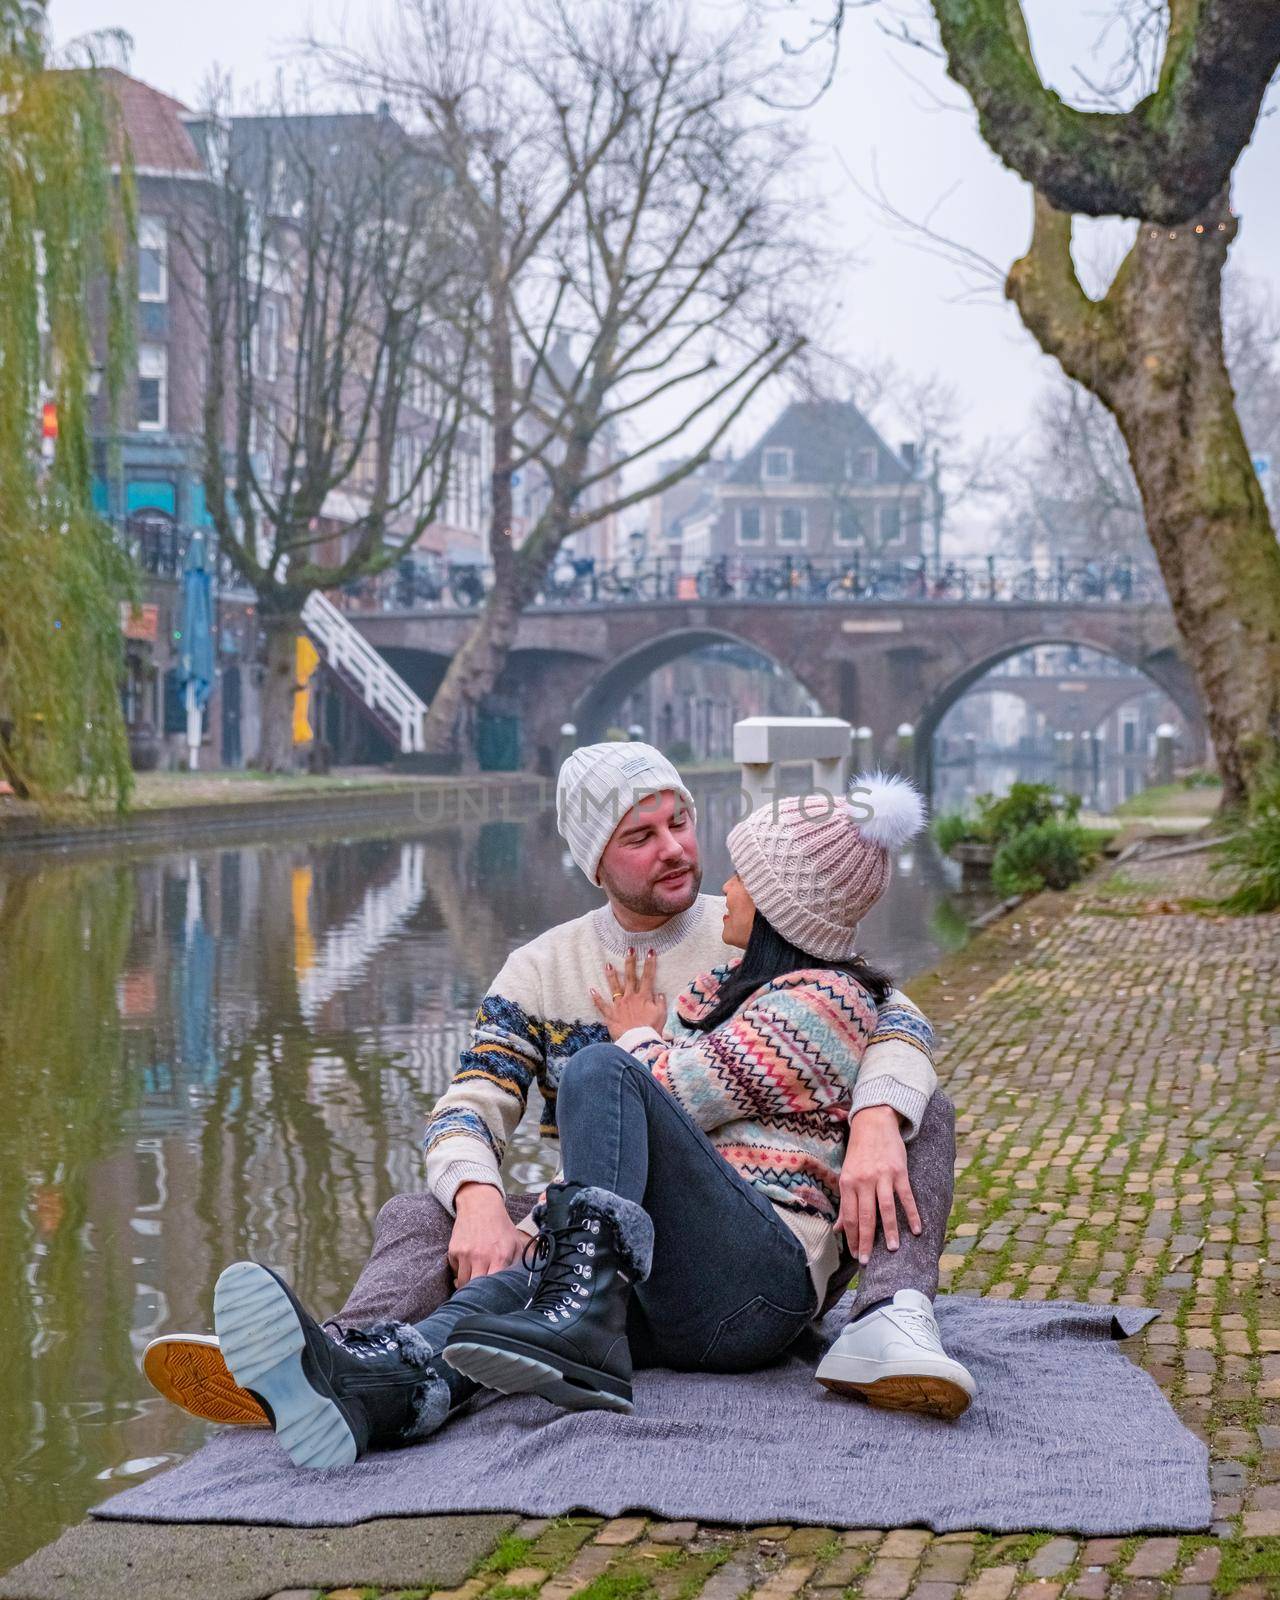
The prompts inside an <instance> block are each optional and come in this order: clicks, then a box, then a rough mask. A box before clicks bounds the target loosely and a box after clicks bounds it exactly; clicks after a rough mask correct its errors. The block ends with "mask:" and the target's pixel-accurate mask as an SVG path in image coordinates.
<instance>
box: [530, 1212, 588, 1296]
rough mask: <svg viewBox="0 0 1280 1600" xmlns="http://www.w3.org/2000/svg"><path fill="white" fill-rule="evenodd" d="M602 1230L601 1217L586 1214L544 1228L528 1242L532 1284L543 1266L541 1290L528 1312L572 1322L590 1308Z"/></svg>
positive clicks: (538, 1290)
mask: <svg viewBox="0 0 1280 1600" xmlns="http://www.w3.org/2000/svg"><path fill="white" fill-rule="evenodd" d="M599 1233H600V1223H599V1220H598V1219H597V1218H595V1217H586V1218H584V1219H583V1221H581V1222H578V1223H574V1224H572V1225H571V1226H570V1227H567V1228H555V1229H551V1228H544V1229H543V1230H542V1232H541V1233H540V1234H539V1235H538V1237H537V1238H536V1239H531V1240H530V1241H529V1243H528V1244H527V1245H525V1247H524V1250H523V1251H522V1252H521V1261H522V1263H523V1265H524V1267H525V1270H526V1271H527V1272H528V1274H529V1283H530V1284H531V1285H532V1283H533V1275H534V1273H535V1272H536V1271H537V1270H538V1268H541V1269H542V1278H541V1280H540V1281H539V1283H538V1287H537V1289H536V1290H534V1292H533V1294H531V1295H530V1297H529V1299H528V1300H527V1301H526V1302H525V1310H526V1311H539V1312H541V1313H542V1315H543V1316H544V1317H546V1319H547V1321H548V1322H568V1321H569V1319H570V1317H572V1316H574V1315H575V1314H576V1313H577V1312H579V1311H583V1310H585V1309H586V1304H587V1296H588V1295H589V1293H590V1284H591V1280H592V1279H593V1278H594V1277H595V1256H596V1252H597V1249H598V1245H597V1243H596V1239H597V1238H598V1236H599ZM593 1236H594V1237H593ZM531 1251H532V1257H531V1256H530V1252H531Z"/></svg>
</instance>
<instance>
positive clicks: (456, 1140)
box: [144, 743, 954, 1423]
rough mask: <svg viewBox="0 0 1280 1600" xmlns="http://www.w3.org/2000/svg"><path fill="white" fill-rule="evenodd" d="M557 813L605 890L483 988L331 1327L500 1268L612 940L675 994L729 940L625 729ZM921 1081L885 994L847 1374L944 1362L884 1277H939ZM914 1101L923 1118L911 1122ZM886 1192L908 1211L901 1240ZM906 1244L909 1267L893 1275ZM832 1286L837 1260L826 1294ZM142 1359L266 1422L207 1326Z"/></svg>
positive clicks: (938, 1159)
mask: <svg viewBox="0 0 1280 1600" xmlns="http://www.w3.org/2000/svg"><path fill="white" fill-rule="evenodd" d="M556 809H557V825H558V827H559V831H560V833H561V835H562V836H563V838H564V839H565V840H566V842H567V843H568V846H569V850H570V852H571V854H572V856H573V859H574V861H575V862H576V863H577V865H578V866H579V867H580V868H581V869H582V871H583V872H584V873H586V875H587V877H588V879H589V880H590V881H591V882H592V883H593V884H595V885H597V886H598V887H600V888H602V889H603V890H604V894H605V904H604V905H602V906H599V907H598V908H597V909H596V910H594V911H591V912H588V913H587V914H586V915H584V916H581V917H577V918H574V919H573V920H572V921H570V922H565V923H561V924H559V925H558V926H557V927H554V928H551V929H549V930H548V931H547V932H546V933H543V934H541V935H539V936H538V937H537V938H536V939H533V940H532V941H530V943H528V944H526V945H523V946H521V947H520V948H518V949H517V950H514V951H513V952H512V953H511V955H510V956H509V957H508V958H507V960H506V962H505V963H504V964H503V967H502V970H501V971H500V972H499V973H498V975H497V977H496V978H495V979H494V982H493V986H492V988H491V989H490V990H489V992H488V993H487V994H486V995H485V997H484V1000H483V1001H482V1002H481V1005H480V1008H479V1011H478V1013H477V1016H476V1021H475V1026H474V1029H473V1032H472V1036H471V1041H470V1044H469V1046H468V1048H467V1049H466V1050H465V1051H464V1052H463V1054H462V1058H461V1062H460V1065H459V1068H458V1071H457V1073H456V1074H455V1076H454V1079H453V1082H452V1083H451V1084H450V1086H449V1088H448V1089H447V1090H446V1091H445V1093H444V1094H443V1095H441V1096H440V1099H439V1100H438V1101H437V1102H436V1105H435V1108H434V1110H433V1112H432V1115H431V1118H430V1120H429V1122H428V1124H427V1130H426V1137H425V1140H424V1146H425V1150H426V1169H427V1186H428V1191H429V1192H428V1193H427V1194H425V1195H417V1196H399V1197H397V1198H396V1199H394V1200H392V1201H389V1202H388V1204H387V1205H386V1206H384V1207H383V1209H382V1211H381V1212H380V1213H379V1216H378V1221H377V1224H376V1227H375V1237H374V1248H373V1253H372V1255H371V1257H370V1259H369V1261H368V1263H367V1264H366V1266H365V1268H364V1271H363V1272H362V1273H361V1275H360V1278H359V1280H358V1282H357V1283H356V1286H355V1288H354V1289H353V1291H352V1293H351V1295H350V1297H349V1298H348V1300H347V1303H346V1305H345V1306H344V1307H343V1309H342V1310H341V1311H340V1312H339V1313H338V1314H337V1316H336V1318H334V1319H333V1323H332V1324H331V1331H332V1333H333V1336H334V1337H336V1338H339V1339H340V1338H342V1337H343V1334H344V1332H345V1331H346V1330H348V1329H351V1330H355V1329H358V1328H362V1327H368V1326H369V1325H371V1324H372V1323H374V1322H377V1321H379V1320H381V1319H384V1318H393V1319H397V1320H403V1321H420V1320H422V1319H424V1318H425V1317H426V1316H427V1315H428V1314H429V1313H430V1312H431V1311H433V1310H435V1309H436V1307H438V1306H439V1305H440V1304H442V1303H443V1302H444V1300H445V1299H447V1298H448V1296H449V1294H450V1292H451V1291H452V1289H453V1287H454V1286H455V1285H456V1286H457V1287H459V1288H460V1287H462V1286H463V1285H464V1284H466V1283H468V1282H469V1281H470V1280H471V1279H472V1278H475V1277H481V1276H484V1275H486V1274H488V1273H492V1272H498V1271H501V1270H502V1269H503V1268H505V1267H508V1266H510V1265H511V1264H512V1263H513V1262H514V1261H516V1260H517V1259H518V1258H519V1256H520V1254H521V1251H522V1249H523V1247H524V1246H525V1245H526V1244H527V1243H528V1240H529V1237H530V1235H531V1234H532V1233H534V1232H535V1231H536V1230H535V1229H533V1227H532V1224H531V1223H530V1222H529V1220H528V1212H529V1210H530V1208H531V1206H532V1199H531V1197H529V1196H517V1197H512V1198H508V1197H507V1196H506V1195H505V1193H504V1190H503V1184H502V1177H501V1163H502V1159H503V1156H504V1154H505V1151H506V1147H507V1144H508V1142H509V1140H510V1138H511V1135H512V1133H513V1132H514V1131H515V1128H516V1126H517V1125H518V1123H519V1122H520V1119H521V1117H522V1115H523V1113H524V1110H525V1107H526V1105H527V1101H528V1095H529V1091H530V1089H532V1088H533V1087H534V1086H535V1085H536V1086H537V1088H538V1091H539V1093H540V1096H541V1101H542V1115H541V1131H542V1133H543V1135H544V1136H545V1137H547V1138H554V1137H555V1131H556V1129H555V1102H556V1086H557V1083H558V1081H559V1076H560V1073H561V1071H562V1069H563V1066H564V1064H565V1062H566V1061H567V1060H568V1059H569V1058H570V1057H571V1056H572V1055H573V1054H574V1053H575V1052H576V1051H578V1050H580V1049H582V1048H583V1046H584V1045H587V1044H592V1043H595V1042H598V1041H605V1040H607V1039H608V1037H609V1033H608V1029H607V1027H606V1026H605V1025H604V1024H603V1023H602V1022H601V1020H600V1016H599V1012H598V1010H597V1008H596V1005H595V1002H594V1000H593V999H592V990H593V989H595V988H597V987H599V986H600V985H601V983H602V979H603V977H604V974H605V969H606V967H607V966H612V967H613V968H614V969H616V970H621V969H622V968H623V967H624V964H625V963H626V962H627V961H628V957H629V953H630V952H634V956H635V959H636V960H637V961H640V962H643V961H644V960H645V958H646V956H647V955H648V954H649V953H650V952H652V953H653V956H654V958H655V960H656V978H655V988H656V989H657V990H658V991H659V992H661V993H663V994H666V995H667V996H670V997H674V996H675V995H677V994H679V993H680V992H681V990H683V989H684V988H685V987H686V986H687V984H688V983H689V982H690V981H691V980H692V979H693V978H694V977H696V976H697V975H698V974H699V973H702V972H706V971H708V970H710V969H711V968H712V967H714V966H718V965H721V964H723V963H724V962H725V961H728V960H730V959H732V958H734V957H736V956H737V954H738V951H737V950H736V949H734V948H733V947H731V946H729V945H727V944H726V943H725V942H724V939H723V938H722V927H723V922H724V914H725V903H724V900H723V898H722V897H720V896H713V895H703V894H700V893H699V889H700V885H701V881H702V868H701V865H700V862H699V857H698V842H697V837H696V834H695V831H694V829H695V822H696V815H695V811H694V802H693V797H692V795H691V794H690V793H689V791H688V789H687V788H686V787H685V785H684V783H683V781H682V780H681V778H680V775H679V773H678V772H677V771H676V769H675V768H674V767H673V766H672V764H671V763H670V762H669V761H668V760H667V759H666V757H665V756H663V755H662V754H661V753H660V752H659V751H657V750H655V749H653V748H652V747H651V746H649V745H645V744H638V743H605V744H596V745H587V746H584V747H582V748H580V749H578V750H575V751H574V752H573V753H572V754H571V755H570V756H569V757H568V759H567V760H566V761H565V763H564V765H563V766H562V767H561V770H560V775H559V780H558V782H557V787H556ZM615 987H616V985H615ZM936 1082H937V1080H936V1076H935V1074H934V1072H933V1064H932V1031H931V1029H930V1028H929V1025H928V1023H927V1022H926V1020H925V1019H924V1017H923V1016H922V1015H921V1014H920V1012H919V1011H918V1010H917V1009H916V1008H915V1007H914V1006H913V1005H912V1004H911V1002H910V1001H909V1000H908V999H907V997H906V996H905V995H903V994H901V993H900V992H898V991H896V990H895V991H894V993H893V995H892V996H891V997H890V1000H889V1001H888V1003H887V1004H886V1005H884V1006H882V1007H881V1008H880V1011H879V1021H878V1026H877V1029H876V1032H875V1034H874V1035H873V1037H872V1040H871V1042H870V1044H869V1046H868V1048H867V1051H866V1054H865V1056H864V1058H863V1063H862V1068H861V1071H860V1073H859V1076H858V1084H857V1090H856V1094H855V1100H854V1104H853V1107H852V1111H851V1128H850V1142H849V1155H848V1159H847V1161H846V1165H845V1172H844V1175H843V1177H842V1195H843V1201H844V1204H843V1208H842V1215H843V1216H846V1217H848V1218H849V1219H850V1220H849V1222H848V1224H847V1226H846V1233H847V1236H848V1240H849V1246H850V1262H849V1264H850V1265H851V1264H852V1258H854V1257H856V1259H857V1260H858V1261H859V1262H860V1263H861V1264H862V1268H863V1276H864V1282H865V1281H867V1278H868V1275H869V1278H870V1281H872V1282H874V1283H875V1285H876V1287H877V1291H878V1296H879V1298H878V1300H877V1303H876V1304H875V1305H874V1306H871V1307H869V1308H868V1310H869V1311H870V1312H871V1313H872V1314H873V1315H871V1316H868V1317H866V1318H864V1319H863V1321H862V1322H860V1323H858V1324H855V1325H854V1326H855V1327H858V1328H859V1329H860V1330H861V1331H860V1332H859V1335H858V1339H859V1341H860V1344H859V1361H860V1362H861V1365H860V1367H859V1369H858V1370H859V1372H860V1373H864V1372H867V1371H871V1372H879V1371H880V1370H881V1369H883V1370H884V1372H885V1373H886V1375H888V1376H902V1375H904V1374H905V1375H907V1376H910V1375H911V1374H912V1373H914V1372H916V1371H918V1370H924V1369H929V1370H932V1369H933V1368H934V1367H936V1366H937V1363H938V1362H939V1361H941V1362H944V1363H946V1362H948V1361H949V1358H947V1357H946V1356H945V1353H944V1352H942V1350H941V1345H940V1343H937V1341H936V1330H935V1336H930V1335H929V1333H928V1330H927V1328H926V1329H925V1333H924V1335H923V1337H922V1335H921V1331H920V1327H921V1322H920V1314H919V1311H918V1309H915V1308H914V1302H913V1309H912V1310H911V1313H910V1315H905V1316H904V1315H901V1314H899V1313H898V1312H895V1308H894V1304H893V1300H894V1293H895V1280H897V1279H901V1281H902V1282H904V1283H907V1282H909V1283H918V1282H920V1281H922V1278H923V1279H924V1280H927V1279H929V1277H930V1275H932V1282H933V1283H934V1284H935V1286H936V1281H937V1276H936V1274H937V1266H936V1263H937V1255H938V1253H939V1252H940V1250H941V1245H942V1237H941V1235H942V1231H943V1230H944V1229H945V1223H946V1215H947V1212H948V1210H949V1208H950V1184H951V1172H952V1169H953V1165H954V1133H953V1118H952V1115H951V1108H950V1104H949V1102H947V1101H946V1100H945V1097H943V1096H933V1091H934V1088H935V1086H936ZM931 1096H933V1103H932V1105H931V1113H932V1114H931V1115H930V1116H928V1117H926V1118H920V1116H919V1112H920V1108H922V1107H923V1106H924V1105H925V1103H926V1102H927V1101H929V1100H930V1097H931ZM908 1110H910V1111H913V1112H914V1113H915V1120H916V1121H918V1122H919V1123H920V1135H924V1134H926V1130H927V1137H926V1138H925V1139H924V1140H923V1142H922V1140H921V1137H920V1135H918V1136H917V1138H916V1139H914V1140H913V1141H912V1146H911V1149H912V1151H913V1152H915V1151H916V1150H917V1147H919V1153H920V1154H921V1156H922V1157H924V1158H925V1159H924V1160H923V1161H922V1162H921V1164H920V1167H919V1170H920V1172H921V1173H922V1174H924V1173H928V1174H929V1175H930V1176H929V1177H928V1179H927V1180H926V1181H929V1182H930V1183H931V1184H932V1186H933V1190H934V1191H936V1192H933V1193H931V1197H930V1198H931V1204H930V1205H929V1206H928V1207H926V1206H924V1205H921V1207H920V1208H919V1210H920V1216H923V1217H924V1218H925V1222H926V1223H927V1226H923V1227H922V1226H921V1222H920V1217H918V1216H917V1215H916V1210H917V1208H916V1204H915V1200H914V1198H913V1197H912V1195H911V1190H910V1185H909V1183H908V1182H907V1181H906V1180H905V1179H904V1178H903V1176H902V1174H903V1168H904V1162H903V1142H902V1136H901V1133H900V1123H899V1115H900V1113H902V1121H903V1122H907V1121H910V1120H912V1119H911V1118H909V1117H908V1116H907V1115H906V1113H907V1112H908ZM925 1145H927V1146H928V1149H927V1150H926V1149H925ZM912 1177H913V1178H914V1173H913V1174H912ZM895 1187H896V1191H897V1195H898V1197H899V1198H900V1199H901V1201H902V1204H903V1211H904V1215H906V1216H907V1217H908V1218H909V1219H911V1230H910V1231H909V1232H908V1233H906V1234H905V1235H903V1237H902V1239H901V1241H900V1238H899V1228H898V1218H897V1207H896V1203H895ZM904 1189H905V1193H904ZM908 1202H909V1203H908ZM877 1212H878V1214H879V1226H878V1227H877ZM926 1213H927V1215H926ZM917 1234H919V1237H918V1238H917V1237H916V1235H917ZM900 1243H901V1246H902V1248H901V1253H900V1254H899V1245H900ZM913 1256H914V1257H915V1261H914V1267H915V1271H914V1273H913V1272H911V1271H910V1270H905V1271H904V1272H899V1270H898V1269H899V1267H901V1268H903V1269H907V1268H908V1265H909V1263H910V1262H911V1258H912V1257H913ZM922 1261H923V1262H924V1265H923V1272H922V1270H921V1262H922ZM846 1276H847V1274H846ZM841 1287H843V1279H841V1278H840V1277H839V1274H837V1278H836V1279H833V1293H834V1292H838V1290H839V1289H840V1288H841ZM909 1293H910V1291H909ZM914 1299H915V1301H919V1300H920V1299H921V1296H919V1295H918V1294H916V1295H915V1296H914ZM929 1320H931V1318H930V1319H929ZM935 1346H936V1348H935ZM922 1362H923V1363H924V1368H921V1365H920V1364H921V1363H922ZM868 1363H869V1365H868ZM904 1363H905V1364H904ZM144 1371H145V1372H146V1375H147V1377H148V1379H149V1380H150V1381H151V1382H152V1384H153V1385H154V1386H155V1387H156V1388H157V1389H158V1390H159V1391H160V1393H161V1394H163V1395H164V1396H165V1397H166V1398H167V1399H169V1400H171V1401H173V1402H174V1403H175V1404H176V1405H179V1406H181V1407H182V1408H183V1409H185V1410H187V1411H190V1412H192V1413H193V1414H194V1415H196V1416H199V1417H203V1418H206V1419H208V1420H211V1421H217V1422H246V1423H263V1422H265V1420H266V1419H265V1416H264V1413H263V1411H262V1409H261V1407H260V1406H259V1405H258V1403H257V1401H256V1400H255V1399H254V1397H253V1396H252V1395H251V1394H249V1393H248V1392H247V1391H246V1390H243V1389H240V1388H238V1387H237V1386H236V1385H235V1383H234V1381H233V1380H232V1378H231V1376H230V1374H229V1373H228V1371H227V1369H226V1367H225V1365H224V1364H223V1362H222V1358H221V1353H220V1351H219V1348H218V1344H217V1341H216V1340H215V1339H211V1338H209V1337H208V1336H204V1335H185V1334H169V1335H165V1336H163V1337H162V1338H160V1339H156V1340H153V1341H152V1343H151V1344H150V1345H149V1346H148V1348H147V1351H146V1354H145V1356H144Z"/></svg>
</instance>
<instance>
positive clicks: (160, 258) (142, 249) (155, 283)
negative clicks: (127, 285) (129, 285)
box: [138, 217, 169, 300]
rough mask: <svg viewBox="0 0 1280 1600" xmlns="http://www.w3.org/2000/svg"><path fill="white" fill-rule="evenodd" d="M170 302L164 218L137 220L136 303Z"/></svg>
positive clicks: (167, 250)
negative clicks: (140, 301) (143, 301)
mask: <svg viewBox="0 0 1280 1600" xmlns="http://www.w3.org/2000/svg"><path fill="white" fill-rule="evenodd" d="M168 298H169V231H168V229H167V228H166V227H165V222H164V218H163V217H139V218H138V299H139V300H167V299H168Z"/></svg>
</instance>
